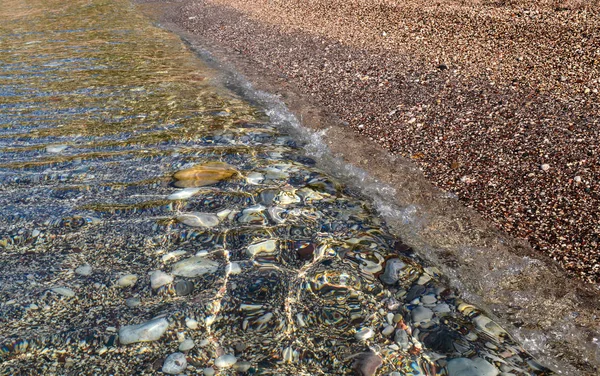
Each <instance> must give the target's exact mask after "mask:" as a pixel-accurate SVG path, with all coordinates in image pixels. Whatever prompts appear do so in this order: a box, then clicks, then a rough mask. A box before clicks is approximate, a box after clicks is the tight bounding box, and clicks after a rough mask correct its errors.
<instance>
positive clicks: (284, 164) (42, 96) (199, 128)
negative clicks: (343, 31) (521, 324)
mask: <svg viewBox="0 0 600 376" xmlns="http://www.w3.org/2000/svg"><path fill="white" fill-rule="evenodd" d="M5 3H6V2H5ZM5 5H6V6H4V5H3V7H2V8H3V9H2V10H0V18H2V23H0V151H1V152H0V356H1V360H2V363H0V371H1V373H2V374H71V373H73V374H75V373H83V374H119V375H122V374H143V373H146V374H154V373H156V372H157V371H159V370H161V369H162V367H163V362H164V359H165V357H167V356H168V355H170V354H172V353H175V352H178V351H180V350H179V346H180V344H181V343H182V342H183V341H184V340H186V339H191V340H193V341H194V344H195V346H194V347H193V348H192V349H188V350H182V351H184V352H185V357H186V360H187V370H186V371H184V372H185V373H187V374H197V373H199V372H202V370H203V369H204V368H206V367H214V368H215V369H217V372H218V374H240V373H242V374H277V375H281V374H287V375H319V374H323V375H325V374H327V375H342V374H356V375H371V374H375V373H376V374H380V375H389V374H393V373H392V372H398V373H397V374H400V375H463V376H467V375H496V374H499V373H500V372H504V373H503V374H504V375H547V374H551V373H552V372H551V371H549V370H548V369H546V368H545V367H543V366H541V365H540V364H538V363H537V362H536V361H535V360H534V359H533V358H532V357H531V356H530V355H529V354H527V353H526V352H525V351H524V350H523V349H522V347H521V346H520V345H519V344H518V343H516V342H515V341H514V340H513V339H512V338H511V337H510V336H509V335H508V334H507V333H506V332H505V331H504V330H503V329H502V328H500V327H499V326H498V325H497V324H495V323H494V322H493V321H491V320H490V319H489V318H487V317H486V316H485V314H484V313H483V312H482V311H481V310H479V309H477V308H476V307H474V306H472V305H469V304H468V303H467V302H463V301H461V300H460V299H459V298H458V297H457V295H456V294H455V292H454V291H453V290H452V289H449V288H447V287H446V284H445V282H444V278H443V277H442V276H441V275H440V273H439V272H438V271H437V270H436V269H435V268H433V267H429V266H427V264H426V263H424V262H423V261H422V260H420V259H419V258H418V257H417V256H416V255H415V254H414V253H413V252H412V250H411V249H410V248H409V247H407V246H405V245H404V244H402V242H401V240H400V239H397V238H394V237H393V236H392V235H391V234H390V233H389V231H388V229H387V228H386V225H385V223H383V221H382V220H381V219H380V218H379V217H378V216H377V215H376V214H375V212H374V210H373V209H372V207H371V204H370V202H369V200H367V199H366V198H364V197H361V196H360V195H358V194H356V193H353V192H351V191H350V190H349V189H347V188H345V187H344V186H343V185H342V184H340V183H339V182H337V181H336V180H335V179H333V178H332V177H330V176H328V175H327V174H325V173H324V172H323V171H321V170H319V169H318V168H316V167H315V161H314V160H313V159H311V158H309V157H307V156H306V154H305V150H306V149H307V148H309V146H310V145H303V144H302V143H300V142H298V141H296V140H294V139H293V138H292V137H290V136H289V135H286V134H285V132H284V131H282V130H281V129H280V128H278V127H277V126H276V125H275V123H274V122H273V121H272V119H271V118H270V117H269V116H268V115H269V114H267V113H265V111H264V110H262V109H261V108H256V107H253V106H252V105H250V104H249V103H247V102H245V101H244V100H242V99H240V98H238V97H237V96H236V95H235V94H233V93H231V92H229V91H227V90H226V89H223V88H220V87H218V86H216V85H215V84H214V82H213V81H211V77H212V75H213V72H212V71H211V70H210V69H208V68H207V67H205V66H204V65H202V63H201V62H200V61H198V60H197V59H196V58H195V57H194V56H193V55H192V54H191V53H189V52H188V51H187V50H186V49H185V48H184V46H183V45H182V44H181V42H180V41H179V40H178V39H177V38H175V37H174V36H172V35H170V34H168V33H166V32H164V31H161V30H160V29H157V28H155V27H153V26H152V25H150V23H149V22H148V21H147V20H145V19H143V18H142V17H140V16H139V15H137V13H136V12H135V11H134V10H133V9H132V8H131V7H130V6H129V4H128V3H126V2H124V1H118V0H86V1H84V0H73V1H69V2H64V1H58V0H32V1H29V2H23V1H19V0H8V1H7V4H5ZM190 168H191V170H190ZM182 171H183V172H182ZM155 271H162V272H163V273H165V274H163V283H164V284H163V285H161V286H158V285H159V283H157V281H158V278H157V276H158V275H159V274H152V276H151V273H152V272H155ZM152 278H154V284H155V285H154V286H152V282H151V281H152ZM152 320H153V321H152ZM148 322H150V324H148V325H151V324H156V323H165V328H164V331H163V330H158V331H159V333H158V335H157V338H156V339H154V340H152V341H144V342H134V341H130V340H129V339H128V338H129V332H128V331H131V329H132V328H131V327H130V326H131V325H137V324H143V323H148ZM155 326H156V325H155ZM158 326H160V325H158ZM146 334H148V333H146ZM146 339H148V338H146ZM127 342H134V343H127ZM226 355H232V356H234V357H235V364H233V365H230V366H228V367H221V368H219V367H217V366H219V365H223V364H222V362H223V360H224V359H227V358H223V356H226Z"/></svg>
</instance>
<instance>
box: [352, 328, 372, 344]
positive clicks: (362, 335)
mask: <svg viewBox="0 0 600 376" xmlns="http://www.w3.org/2000/svg"><path fill="white" fill-rule="evenodd" d="M374 335H375V332H374V331H373V329H371V328H360V329H359V330H358V331H357V332H356V334H354V338H356V339H357V340H359V341H366V340H368V339H369V338H372V337H373V336H374Z"/></svg>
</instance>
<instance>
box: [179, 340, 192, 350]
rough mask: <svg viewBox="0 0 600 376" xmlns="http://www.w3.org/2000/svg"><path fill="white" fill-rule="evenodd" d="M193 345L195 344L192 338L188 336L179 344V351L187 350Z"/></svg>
mask: <svg viewBox="0 0 600 376" xmlns="http://www.w3.org/2000/svg"><path fill="white" fill-rule="evenodd" d="M194 346H196V344H195V343H194V340H192V339H189V338H188V339H186V340H185V341H183V342H181V343H180V344H179V351H188V350H191V349H193V348H194Z"/></svg>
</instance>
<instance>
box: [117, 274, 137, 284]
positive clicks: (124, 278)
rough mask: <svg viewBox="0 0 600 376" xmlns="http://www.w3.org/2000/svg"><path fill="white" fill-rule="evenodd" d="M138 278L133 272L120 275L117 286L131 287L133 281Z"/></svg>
mask: <svg viewBox="0 0 600 376" xmlns="http://www.w3.org/2000/svg"><path fill="white" fill-rule="evenodd" d="M137 280H138V276H137V275H135V274H127V275H124V276H122V277H120V278H119V279H118V280H117V286H119V287H131V286H133V285H135V283H136V282H137Z"/></svg>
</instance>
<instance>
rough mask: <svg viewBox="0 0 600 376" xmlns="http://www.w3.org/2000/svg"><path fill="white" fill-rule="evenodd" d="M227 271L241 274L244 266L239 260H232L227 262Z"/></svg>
mask: <svg viewBox="0 0 600 376" xmlns="http://www.w3.org/2000/svg"><path fill="white" fill-rule="evenodd" d="M226 272H227V273H228V274H234V275H235V274H240V273H241V272H242V267H241V266H240V263H239V262H232V263H230V264H227V268H226Z"/></svg>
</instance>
